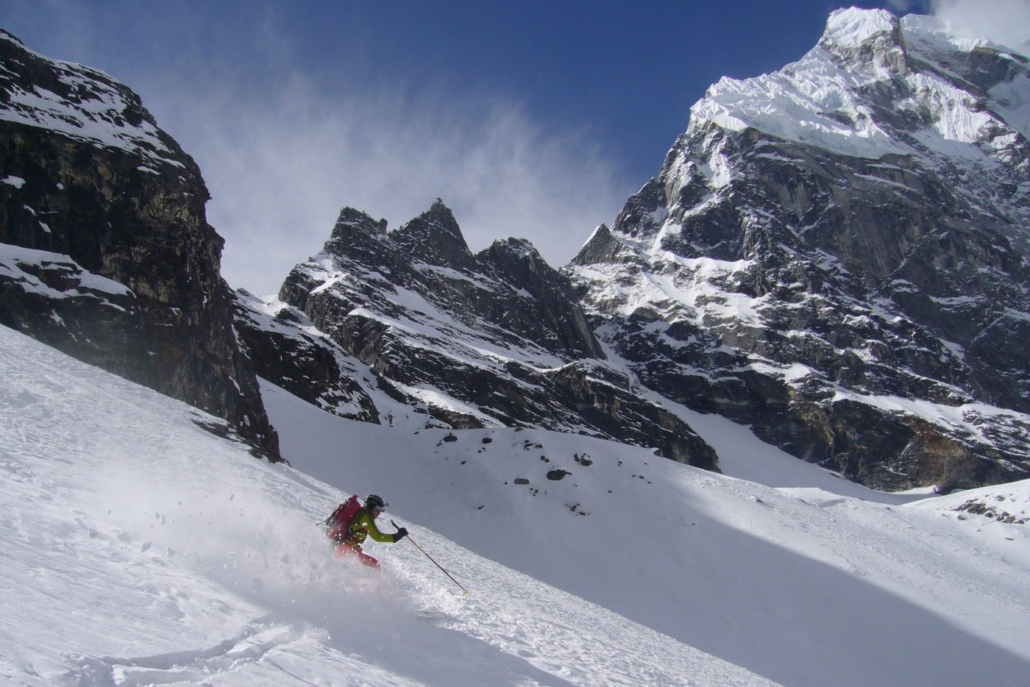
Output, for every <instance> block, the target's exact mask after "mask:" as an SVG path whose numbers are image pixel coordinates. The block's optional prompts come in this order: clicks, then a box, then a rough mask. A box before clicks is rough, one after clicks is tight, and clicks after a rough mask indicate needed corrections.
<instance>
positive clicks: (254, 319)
mask: <svg viewBox="0 0 1030 687" xmlns="http://www.w3.org/2000/svg"><path fill="white" fill-rule="evenodd" d="M279 306H280V307H278V308H277V309H276V311H275V312H274V313H270V312H268V311H267V306H266V304H265V303H264V302H262V301H260V300H259V299H257V298H255V297H254V296H252V295H251V294H249V293H247V292H246V291H244V290H243V289H240V290H239V291H238V292H237V298H236V331H237V332H238V334H239V336H240V339H241V340H242V342H243V344H244V347H245V349H246V351H247V355H248V356H249V357H250V359H251V361H252V362H253V364H254V371H255V372H256V373H257V375H258V376H259V377H262V378H264V379H267V380H268V381H270V382H272V383H273V384H276V385H278V386H280V387H282V388H283V389H286V390H287V391H289V392H290V393H291V394H293V395H294V396H297V397H299V398H302V399H304V400H305V401H307V402H308V403H311V404H312V405H315V406H318V407H319V408H322V409H323V410H327V411H329V412H331V413H333V414H334V415H339V416H340V417H345V418H347V419H350V420H357V421H359V422H371V423H374V424H380V417H379V412H378V410H377V409H376V406H375V402H374V401H373V400H372V398H371V397H370V396H369V395H368V393H367V392H366V391H365V389H364V388H363V387H362V385H361V384H360V383H359V382H358V379H359V378H360V377H361V376H362V374H363V371H362V370H361V369H359V366H358V365H355V364H354V363H355V361H354V360H353V358H351V356H349V355H347V354H346V352H345V351H343V349H341V348H340V347H339V346H337V345H336V344H334V343H333V342H332V341H331V340H329V339H328V338H326V337H324V336H321V335H319V334H318V333H316V332H313V331H312V330H314V325H313V324H311V321H310V320H308V318H307V317H306V316H305V315H304V313H302V312H300V311H298V310H297V309H296V308H292V307H290V306H288V305H285V304H279Z"/></svg>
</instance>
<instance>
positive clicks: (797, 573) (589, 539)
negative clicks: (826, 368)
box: [262, 382, 1030, 686]
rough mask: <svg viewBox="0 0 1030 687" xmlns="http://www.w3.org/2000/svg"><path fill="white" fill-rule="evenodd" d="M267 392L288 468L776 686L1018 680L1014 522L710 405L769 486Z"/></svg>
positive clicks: (1022, 487) (1028, 547)
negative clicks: (386, 419) (876, 481)
mask: <svg viewBox="0 0 1030 687" xmlns="http://www.w3.org/2000/svg"><path fill="white" fill-rule="evenodd" d="M262 390H263V394H264V397H265V402H266V406H267V407H268V409H269V413H270V416H271V417H272V421H273V424H275V426H276V427H277V428H278V429H279V432H280V438H281V439H282V445H283V450H284V455H286V456H287V457H288V458H289V459H290V460H291V461H293V462H294V464H295V465H296V466H297V467H298V468H299V469H301V470H304V471H305V472H308V473H310V474H312V475H315V476H317V477H319V478H320V479H323V480H325V481H327V482H329V483H335V484H337V485H339V486H341V487H343V486H346V487H347V488H348V489H351V490H354V491H357V492H358V493H367V492H370V491H371V492H376V493H381V492H384V491H387V490H389V493H387V494H384V496H386V498H387V500H392V501H393V503H394V508H395V509H396V511H397V512H402V513H404V514H405V515H408V516H410V517H412V518H413V519H414V518H417V519H418V520H419V522H421V523H422V524H423V525H425V526H428V527H429V528H431V529H432V530H433V531H435V532H439V533H440V536H446V537H448V538H449V539H451V540H453V541H455V542H458V543H459V544H461V545H463V546H466V547H468V548H469V549H471V550H473V551H475V552H476V553H478V554H480V555H483V556H485V557H487V558H489V559H492V560H495V561H498V562H499V563H502V564H503V565H505V566H508V567H509V568H514V569H517V570H520V571H521V572H524V573H526V574H528V575H530V576H532V577H534V578H536V579H539V580H541V581H543V582H545V583H549V584H551V585H554V586H555V587H559V588H561V589H564V590H566V591H567V592H569V593H572V594H575V595H576V596H578V597H581V598H584V599H586V600H588V601H591V602H593V603H596V604H598V605H599V606H603V607H605V608H609V609H611V610H613V611H615V612H617V613H620V614H621V615H623V616H625V617H627V618H629V619H630V620H633V621H636V622H638V623H641V624H643V625H646V626H648V627H652V628H654V629H656V630H658V631H660V632H663V633H664V634H666V635H668V636H670V637H673V638H675V639H678V640H680V641H682V642H684V643H686V644H689V645H691V646H695V647H697V648H699V649H701V650H703V651H706V652H708V653H711V654H714V655H716V656H719V657H720V658H723V659H726V660H728V661H730V662H732V663H735V664H737V665H741V666H743V667H745V668H747V669H749V670H752V671H755V672H756V673H759V674H761V675H764V676H765V677H768V678H770V679H773V680H776V681H778V682H780V683H782V684H789V685H826V684H834V685H856V686H858V685H873V684H875V685H899V686H901V685H918V684H927V685H931V684H932V685H964V684H970V683H977V684H1030V682H1028V680H1030V650H1028V648H1027V646H1026V644H1025V642H1024V641H1023V638H1024V637H1025V636H1026V633H1027V631H1028V630H1030V574H1028V570H1030V540H1028V536H1027V528H1026V526H1025V525H1015V524H1005V523H1000V522H996V521H993V520H991V519H989V518H985V517H981V516H973V515H968V516H966V515H963V514H962V513H959V512H956V511H954V510H953V508H954V507H955V506H954V505H952V503H951V501H942V502H941V504H940V505H939V506H938V505H936V502H935V501H934V500H929V501H917V503H914V504H912V505H911V506H908V505H904V504H906V503H907V502H911V501H913V500H917V499H922V498H925V496H926V495H925V494H883V493H878V492H874V491H871V490H869V489H866V488H864V487H861V486H860V485H856V484H853V483H850V482H847V481H846V480H842V479H840V478H839V477H836V476H834V475H833V474H832V473H829V472H827V471H825V470H821V469H819V468H817V467H815V466H812V465H809V464H806V463H803V462H802V461H798V460H797V459H794V458H790V457H789V456H785V454H782V452H779V451H777V450H776V449H775V448H773V447H769V446H767V445H764V444H762V443H761V442H759V441H758V440H757V439H755V437H754V436H753V435H752V434H751V433H750V431H749V430H747V428H745V427H741V426H739V425H735V424H733V423H731V422H729V421H726V420H724V419H722V418H715V417H714V416H700V415H697V416H696V417H692V416H691V417H688V418H687V419H688V421H690V422H691V423H692V424H694V426H696V428H697V429H698V431H699V432H700V433H701V434H702V435H703V436H704V437H705V438H706V439H708V440H709V441H711V442H712V444H713V446H715V447H716V448H717V450H718V451H719V453H720V456H721V457H722V460H723V462H724V464H725V465H726V466H727V468H728V469H730V470H731V471H734V472H738V473H743V474H747V475H748V476H750V477H751V478H752V479H756V480H761V481H766V482H767V485H763V484H758V483H754V482H747V481H744V480H742V479H735V478H732V477H728V476H722V475H715V474H711V473H706V472H704V471H701V470H697V469H694V468H690V467H688V466H683V465H680V464H676V463H673V462H671V461H668V460H665V459H661V458H656V457H655V456H654V455H653V454H652V453H651V452H650V451H647V450H645V449H641V448H637V447H630V446H622V445H618V444H613V443H610V442H604V441H601V440H597V439H592V438H588V437H582V436H575V435H562V434H556V433H552V432H546V431H540V430H523V431H519V430H511V429H498V428H489V429H482V430H465V431H454V432H450V431H448V430H439V429H437V430H433V429H422V430H419V431H418V433H417V434H415V433H413V432H412V430H411V429H410V428H409V429H407V430H403V431H395V430H394V431H391V430H388V429H385V428H381V427H378V426H375V425H369V424H360V423H354V422H350V421H346V420H342V419H340V418H335V417H332V416H330V415H328V414H326V413H322V412H320V411H313V410H311V407H310V406H308V405H307V404H304V403H303V402H302V401H299V400H298V399H296V398H294V397H292V396H290V395H289V394H287V393H286V392H284V391H282V390H281V389H278V388H277V387H275V386H273V385H271V384H268V383H267V382H262ZM674 410H675V409H674ZM678 412H680V413H681V414H685V417H686V416H689V415H690V414H689V411H683V410H682V409H679V411H678ZM705 418H707V421H704V419H705ZM448 435H450V436H449V437H448ZM445 438H449V439H450V440H445ZM485 440H489V442H490V443H484V441H485ZM583 453H587V454H589V456H590V458H591V460H592V463H591V465H590V466H589V467H584V466H583V465H582V464H577V462H576V461H575V457H574V456H575V455H582V454H583ZM555 468H561V469H564V470H567V471H569V472H570V473H571V475H570V476H566V477H565V478H564V479H562V480H561V481H557V482H555V481H550V480H548V479H546V478H545V473H546V472H547V471H549V470H552V469H555ZM516 478H523V479H528V480H529V484H527V485H518V486H516V485H515V483H514V480H515V479H516ZM997 489H1001V487H999V488H997ZM1005 489H1008V490H1010V491H1011V490H1015V491H1017V492H1020V493H1023V494H1026V493H1027V492H1028V491H1030V483H1027V482H1021V483H1017V484H1016V485H1007V486H1006V487H1005ZM951 498H952V497H949V499H951ZM444 565H445V567H449V566H453V569H452V573H454V574H455V575H456V576H457V577H458V579H459V580H460V579H467V577H463V576H464V575H467V573H465V571H464V570H463V569H462V567H461V565H462V563H461V560H454V561H448V562H447V563H445V564H444ZM594 571H596V573H595V572H594ZM644 684H650V683H647V682H645V683H644Z"/></svg>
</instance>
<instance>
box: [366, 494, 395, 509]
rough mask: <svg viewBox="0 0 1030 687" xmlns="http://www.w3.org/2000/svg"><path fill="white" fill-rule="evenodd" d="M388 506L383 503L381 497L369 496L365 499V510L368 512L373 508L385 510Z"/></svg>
mask: <svg viewBox="0 0 1030 687" xmlns="http://www.w3.org/2000/svg"><path fill="white" fill-rule="evenodd" d="M388 505H389V504H388V503H386V501H383V499H382V497H380V496H376V495H375V494H369V495H368V496H367V497H365V508H367V509H368V510H369V511H371V510H372V509H373V508H378V509H379V510H385V509H386V507H387V506H388Z"/></svg>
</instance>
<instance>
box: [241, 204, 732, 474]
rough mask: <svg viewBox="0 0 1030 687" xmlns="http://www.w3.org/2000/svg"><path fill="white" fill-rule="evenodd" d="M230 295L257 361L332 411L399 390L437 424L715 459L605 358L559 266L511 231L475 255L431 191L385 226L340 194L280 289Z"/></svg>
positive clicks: (370, 408) (377, 411)
mask: <svg viewBox="0 0 1030 687" xmlns="http://www.w3.org/2000/svg"><path fill="white" fill-rule="evenodd" d="M240 303H241V306H242V307H241V310H240V312H239V317H238V321H239V325H238V326H239V328H240V331H241V332H242V334H243V337H244V339H245V341H246V342H247V345H248V347H249V348H250V350H251V356H252V357H253V358H254V359H255V360H256V361H268V364H267V365H263V363H262V362H259V373H260V374H261V375H262V376H264V377H266V378H268V379H269V380H270V381H272V382H274V383H276V384H279V385H280V386H283V387H284V388H287V389H288V390H290V391H293V392H294V393H296V394H297V395H299V396H301V397H302V398H305V399H307V400H309V401H311V402H313V403H316V404H318V405H320V406H322V407H324V408H326V409H327V410H330V411H332V412H336V413H337V414H340V415H343V416H345V417H352V418H355V419H365V420H369V421H373V422H382V421H385V420H386V418H387V417H388V413H389V417H393V416H395V415H396V414H397V412H398V411H397V410H393V409H391V410H389V411H388V412H386V408H387V407H388V406H390V404H391V403H393V404H397V403H400V404H401V405H402V406H408V407H411V408H415V409H417V410H418V411H419V412H421V413H424V415H425V417H426V421H427V422H429V423H430V424H435V425H436V426H446V427H453V428H470V427H484V426H501V425H503V426H534V427H544V428H547V429H553V430H558V431H565V432H582V433H588V434H591V435H595V436H602V437H607V438H611V439H615V440H618V441H624V442H628V443H634V444H639V445H643V446H650V447H654V448H656V449H657V450H658V451H659V452H660V453H661V454H662V455H665V456H667V457H669V458H672V459H675V460H679V461H682V462H688V463H691V464H693V465H698V466H701V467H705V468H709V469H717V456H716V455H715V452H714V451H713V450H712V449H711V447H709V446H708V445H707V444H706V443H705V442H704V441H703V440H702V439H701V438H700V437H699V436H697V434H696V433H695V432H694V431H693V430H691V429H690V427H689V426H687V425H686V423H684V422H683V421H682V420H680V419H679V418H677V417H676V416H675V415H673V414H672V413H670V412H668V411H667V410H666V409H664V408H662V407H661V406H660V405H657V404H655V403H654V402H652V401H650V400H647V399H646V398H644V397H643V396H641V395H640V394H639V393H637V391H638V389H636V388H635V387H634V384H635V383H634V381H633V379H632V378H631V376H629V375H627V374H625V373H624V372H622V371H620V370H619V369H618V367H617V366H613V365H610V364H609V363H608V361H607V360H606V354H605V352H604V349H603V348H602V346H601V345H600V344H599V343H598V341H597V339H596V337H595V335H594V333H593V332H592V331H591V328H590V326H589V324H588V322H587V319H586V317H585V316H584V314H583V311H582V310H581V308H580V306H579V305H578V304H577V302H576V299H575V296H574V293H573V291H572V287H571V285H570V283H569V282H568V280H567V279H566V278H565V277H563V276H562V275H561V274H560V273H559V272H557V271H556V270H554V269H553V268H552V267H550V266H549V265H548V264H547V263H546V262H545V261H544V260H543V259H542V258H541V257H540V254H539V253H538V252H537V251H536V249H535V248H533V246H532V245H530V244H529V243H528V242H527V241H524V240H520V239H507V240H504V241H498V242H495V243H494V244H493V245H492V246H490V247H489V248H487V249H486V250H484V251H482V252H480V253H478V254H473V253H472V252H471V251H470V250H469V249H468V246H467V245H466V243H465V240H464V238H463V237H462V235H461V231H460V229H459V227H458V224H457V222H456V221H455V219H454V216H453V214H452V213H451V211H450V210H449V209H448V208H447V207H446V206H444V205H443V203H442V202H439V201H438V202H437V203H436V204H434V205H433V207H432V208H430V209H429V210H428V211H427V212H425V213H423V214H422V215H420V216H419V217H417V218H415V219H413V220H412V221H410V222H408V223H407V224H405V225H404V226H402V227H400V228H399V229H397V230H395V231H393V232H389V233H388V232H387V230H386V223H385V221H382V220H380V221H377V220H374V219H372V218H371V217H369V216H368V215H367V214H365V213H363V212H359V211H356V210H353V209H351V208H345V209H344V210H343V211H342V212H341V213H340V217H339V219H338V220H337V222H336V226H335V227H334V228H333V232H332V235H331V237H330V239H329V240H328V241H327V242H326V244H325V248H324V250H323V252H322V253H320V254H319V255H317V256H315V257H313V258H311V259H310V260H309V261H307V262H305V263H302V264H300V265H298V266H297V267H296V268H294V270H293V271H292V272H291V273H290V274H289V276H288V277H287V278H286V281H285V282H284V283H283V286H282V289H281V290H280V292H279V296H278V301H274V302H266V301H261V300H260V299H253V298H252V297H251V298H241V300H240ZM283 350H288V351H296V354H290V355H287V356H282V355H280V353H279V352H280V351H283ZM261 365H263V366H261ZM346 370H350V371H351V372H350V373H345V372H344V371H346ZM377 395H378V396H379V397H380V398H379V400H375V398H376V396H377ZM384 395H385V396H387V397H388V398H389V399H390V401H385V400H384V399H382V396H384ZM379 406H382V407H379Z"/></svg>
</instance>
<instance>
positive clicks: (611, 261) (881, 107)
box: [566, 9, 1030, 489]
mask: <svg viewBox="0 0 1030 687" xmlns="http://www.w3.org/2000/svg"><path fill="white" fill-rule="evenodd" d="M1028 135H1030V76H1028V71H1027V60H1026V58H1024V57H1023V56H1021V55H1018V54H1015V53H1012V52H1010V51H1007V50H1004V49H1001V48H999V47H998V46H994V45H991V44H989V43H987V42H984V41H968V40H960V39H958V38H956V37H954V36H952V35H950V34H949V33H948V32H947V31H946V30H945V28H944V27H943V26H942V25H940V24H939V23H937V22H936V21H935V20H933V19H930V18H927V17H919V16H907V17H905V18H903V19H898V18H896V17H894V16H893V15H891V14H890V13H888V12H885V11H882V10H877V11H866V10H857V9H849V10H840V11H837V12H834V13H833V14H832V15H831V16H830V19H829V21H828V23H827V27H826V32H825V33H824V35H823V37H822V38H821V39H820V41H819V43H818V45H817V46H816V47H815V48H814V49H813V50H811V51H810V52H809V53H808V54H806V55H805V56H804V57H803V58H802V59H801V60H799V61H798V62H796V63H793V64H790V65H787V66H786V67H784V68H783V69H781V70H780V71H777V72H774V73H772V74H767V75H764V76H760V77H757V78H754V79H747V80H743V81H738V80H734V79H727V78H724V79H722V80H721V81H719V83H717V84H715V85H714V86H712V87H711V88H710V89H709V91H708V93H707V94H706V96H705V97H704V98H703V99H702V100H701V101H699V102H698V103H697V104H695V105H694V107H693V108H692V110H691V119H690V124H689V126H688V129H687V131H686V133H684V134H683V135H682V136H681V137H680V138H679V140H677V141H676V144H675V145H674V146H673V148H672V150H671V151H670V152H669V154H668V156H667V157H666V160H665V163H664V165H663V166H662V168H661V171H660V173H659V175H658V177H657V178H656V179H653V180H651V181H650V182H648V183H647V184H646V185H645V186H644V187H643V188H642V189H641V190H640V192H639V193H637V194H636V195H634V196H633V197H631V198H630V199H629V201H628V202H627V204H626V206H625V208H624V209H623V210H622V212H621V213H620V214H619V216H618V218H617V219H616V221H615V223H614V225H613V226H612V228H611V229H608V228H607V227H601V228H600V229H599V230H598V231H597V232H595V234H594V235H593V236H592V237H591V239H590V240H589V241H588V242H587V244H586V245H585V246H584V247H583V249H582V250H581V251H580V253H579V255H578V256H577V257H576V258H575V259H574V260H573V263H572V264H571V265H570V266H569V267H568V268H567V269H566V274H568V276H569V277H570V279H572V280H573V281H574V282H575V283H576V284H577V286H578V287H579V288H580V289H581V290H582V291H583V292H584V293H585V296H584V300H583V302H584V307H585V308H586V311H587V313H588V314H589V315H590V316H591V318H592V322H593V323H594V325H595V330H596V331H603V332H604V334H603V335H602V336H601V338H602V340H603V341H605V343H606V344H607V345H608V346H610V347H611V349H612V350H614V351H617V353H618V354H619V355H620V356H621V357H623V358H624V359H625V360H627V361H628V363H629V366H630V368H631V369H632V370H633V372H634V373H635V374H636V375H637V376H638V377H639V379H640V381H641V382H642V383H643V384H644V385H646V386H648V387H650V388H651V389H654V390H656V391H658V392H660V393H661V394H663V395H664V396H666V397H667V398H669V399H672V400H674V401H676V402H679V403H682V404H684V405H686V406H689V407H691V408H694V409H697V410H701V411H704V412H712V413H719V414H722V415H725V416H727V417H730V418H732V419H735V420H737V421H738V422H742V423H747V424H750V425H752V427H753V429H754V431H755V433H756V434H758V435H759V436H760V437H761V438H763V439H764V440H766V441H768V442H770V443H773V444H776V445H777V446H780V447H782V448H784V449H785V450H787V451H789V452H790V453H793V454H794V455H796V456H799V457H802V458H804V459H806V460H810V461H815V462H818V463H820V464H821V465H824V466H826V467H829V468H832V469H834V470H837V471H839V472H840V473H842V474H844V475H845V476H847V477H848V478H850V479H854V480H857V481H860V482H863V483H865V484H868V485H870V486H875V487H877V488H883V489H906V488H910V487H915V486H923V485H928V484H936V485H939V486H940V487H941V488H944V489H947V488H950V487H956V486H961V487H968V486H973V485H976V484H981V483H984V482H993V481H999V480H1010V479H1018V478H1021V477H1025V476H1026V475H1027V470H1028V468H1030V462H1028V461H1027V459H1026V445H1027V441H1028V439H1030V417H1028V416H1027V415H1026V413H1027V412H1030V351H1028V349H1026V347H1023V346H1018V345H1013V342H1018V341H1022V340H1026V338H1027V337H1028V336H1030V314H1028V313H1030V295H1028V294H1030V290H1028V286H1030V243H1028V241H1030V183H1028V178H1030V144H1028V140H1027V139H1028Z"/></svg>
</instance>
